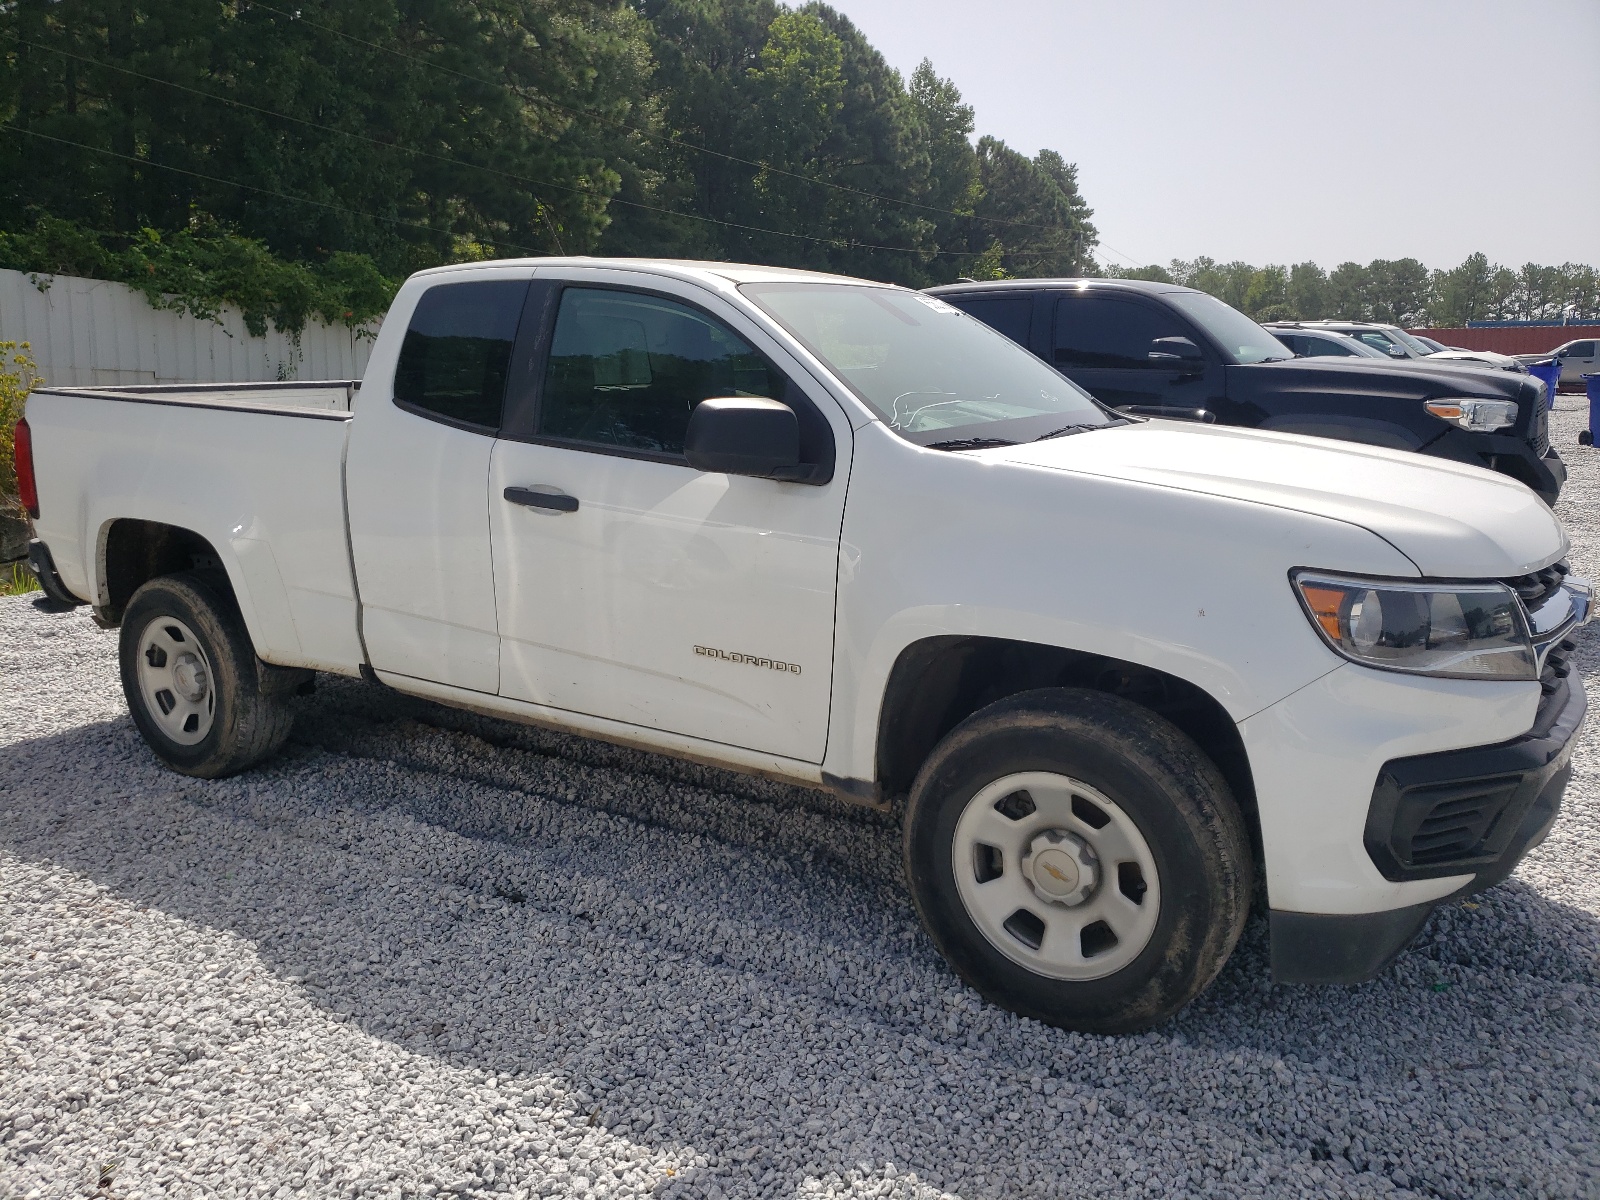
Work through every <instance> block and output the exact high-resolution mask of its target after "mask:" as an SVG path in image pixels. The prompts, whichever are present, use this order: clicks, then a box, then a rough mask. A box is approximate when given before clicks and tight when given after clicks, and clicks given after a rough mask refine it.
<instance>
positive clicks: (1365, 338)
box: [1286, 320, 1528, 375]
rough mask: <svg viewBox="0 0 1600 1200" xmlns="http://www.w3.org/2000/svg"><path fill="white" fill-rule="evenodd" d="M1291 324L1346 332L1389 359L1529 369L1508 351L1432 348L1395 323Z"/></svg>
mask: <svg viewBox="0 0 1600 1200" xmlns="http://www.w3.org/2000/svg"><path fill="white" fill-rule="evenodd" d="M1286 324H1291V323H1286ZM1292 324H1293V325H1295V326H1296V327H1298V328H1300V329H1319V330H1331V331H1334V332H1337V333H1343V334H1346V335H1348V336H1350V337H1353V338H1355V339H1356V340H1357V341H1359V342H1365V343H1366V344H1367V345H1368V346H1371V347H1372V348H1373V349H1374V350H1377V351H1379V352H1380V353H1382V354H1385V355H1387V356H1388V357H1389V358H1391V359H1401V360H1404V359H1427V360H1428V361H1429V362H1431V363H1434V364H1435V365H1439V364H1453V365H1455V366H1459V367H1487V368H1488V369H1490V370H1493V371H1511V372H1514V373H1517V374H1524V375H1525V374H1527V371H1528V367H1527V364H1526V363H1524V362H1522V361H1519V360H1518V359H1516V358H1513V357H1512V356H1511V355H1509V354H1496V353H1495V352H1494V351H1492V350H1435V349H1434V346H1433V345H1429V344H1428V343H1426V342H1424V341H1422V339H1420V338H1418V337H1417V336H1416V335H1415V334H1410V333H1407V332H1406V331H1405V330H1404V329H1401V328H1400V327H1399V326H1398V325H1384V324H1382V323H1381V322H1378V321H1332V320H1326V321H1296V322H1292ZM1434 345H1437V343H1434Z"/></svg>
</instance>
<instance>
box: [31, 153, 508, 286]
mask: <svg viewBox="0 0 1600 1200" xmlns="http://www.w3.org/2000/svg"><path fill="white" fill-rule="evenodd" d="M4 128H5V129H6V130H7V131H8V132H11V133H20V134H25V135H26V136H28V137H34V138H42V139H43V140H45V141H47V142H57V143H59V144H60V145H63V146H75V147H77V148H78V149H79V150H87V151H89V152H90V153H92V154H103V155H105V156H106V157H107V158H120V159H122V160H123V161H124V162H131V163H136V164H137V165H139V166H141V167H155V168H156V169H157V170H160V171H171V172H173V173H174V174H177V175H187V176H189V177H190V178H192V179H204V180H205V181H206V182H207V183H220V184H224V185H225V186H227V187H236V188H243V189H244V190H245V191H247V192H259V193H260V194H262V195H264V196H274V197H276V198H277V199H279V200H289V201H291V202H293V203H296V204H310V205H313V206H315V207H317V208H326V209H331V210H332V211H334V212H342V213H348V214H349V215H351V216H353V217H365V218H366V219H367V220H369V221H387V222H388V223H389V224H391V225H405V226H407V227H409V228H411V229H421V230H424V231H426V232H428V233H437V234H442V235H443V236H445V237H454V236H455V235H454V234H452V233H451V232H450V231H449V230H448V229H438V228H435V227H434V226H432V225H423V224H421V223H420V222H417V221H406V220H403V219H401V218H400V217H386V216H384V215H383V214H382V213H369V212H362V211H361V210H360V209H357V208H348V207H346V206H345V205H342V204H332V203H329V202H328V201H326V200H313V199H311V198H310V197H309V196H294V195H290V194H289V193H288V192H278V191H274V190H273V189H271V188H264V187H257V186H256V185H255V184H253V183H240V182H239V181H238V180H237V179H223V178H221V177H220V176H217V175H206V174H204V173H202V172H200V171H190V170H186V169H185V168H183V167H172V166H168V165H167V164H166V163H159V162H156V161H155V160H154V159H149V158H139V157H137V156H135V155H132V154H120V153H118V152H117V151H115V150H107V149H105V148H103V147H101V146H90V145H88V144H87V143H85V142H74V141H72V140H71V139H70V138H63V137H55V136H53V135H52V134H48V133H40V132H39V131H38V130H36V129H23V128H21V127H20V126H17V125H6V126H4ZM505 244H506V245H507V246H508V247H510V248H511V249H513V250H524V251H526V252H527V253H529V254H532V255H537V254H539V253H540V252H539V251H538V250H535V249H534V248H533V247H532V246H520V245H517V244H516V243H514V242H507V243H505Z"/></svg>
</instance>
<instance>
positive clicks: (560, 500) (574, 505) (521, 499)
mask: <svg viewBox="0 0 1600 1200" xmlns="http://www.w3.org/2000/svg"><path fill="white" fill-rule="evenodd" d="M505 497H506V499H507V500H509V501H511V503H513V504H521V505H523V506H524V507H527V508H547V509H549V510H550V511H551V512H564V513H568V512H577V511H578V498H577V497H576V496H569V495H567V494H566V493H565V492H536V491H534V490H533V489H532V488H523V487H508V488H507V489H506V490H505Z"/></svg>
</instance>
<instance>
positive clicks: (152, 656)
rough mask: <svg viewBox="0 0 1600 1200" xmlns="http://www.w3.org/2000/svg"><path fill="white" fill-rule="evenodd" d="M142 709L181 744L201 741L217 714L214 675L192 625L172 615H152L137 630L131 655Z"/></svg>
mask: <svg viewBox="0 0 1600 1200" xmlns="http://www.w3.org/2000/svg"><path fill="white" fill-rule="evenodd" d="M135 661H136V663H137V670H138V673H139V692H140V694H141V695H142V696H143V697H144V703H145V711H146V712H147V713H148V714H149V715H150V718H151V720H153V721H154V722H155V723H156V724H157V725H158V726H160V728H161V732H162V733H163V734H165V735H166V736H167V737H169V738H171V739H172V740H173V741H174V742H177V743H178V744H179V745H180V746H194V745H198V744H199V743H200V742H203V741H205V738H206V735H207V734H208V733H210V732H211V726H212V725H213V724H214V723H215V722H216V717H217V685H216V675H215V674H214V673H213V671H212V669H211V659H210V657H209V656H208V655H207V654H206V651H205V647H204V646H202V645H201V644H200V639H199V638H197V637H196V636H195V634H194V630H192V629H190V628H189V626H187V625H185V624H184V623H183V622H182V621H180V620H178V619H177V618H176V617H154V618H152V619H151V620H150V622H149V623H148V624H147V625H145V627H144V631H143V632H142V633H140V635H139V649H138V656H137V658H136V660H135Z"/></svg>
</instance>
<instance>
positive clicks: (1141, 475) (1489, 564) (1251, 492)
mask: <svg viewBox="0 0 1600 1200" xmlns="http://www.w3.org/2000/svg"><path fill="white" fill-rule="evenodd" d="M969 453H973V455H974V457H982V458H984V459H987V460H989V461H996V460H1000V461H1007V462H1013V463H1017V464H1019V465H1026V466H1032V467H1045V468H1050V469H1053V470H1058V471H1071V472H1074V473H1075V474H1082V475H1098V476H1104V477H1107V478H1114V479H1125V480H1131V481H1136V482H1140V483H1148V484H1153V485H1156V486H1159V487H1166V488H1175V489H1178V490H1180V491H1185V492H1191V493H1196V494H1199V495H1206V496H1218V497H1225V498H1228V499H1232V500H1243V501H1248V502H1250V503H1254V504H1265V505H1270V506H1272V507H1274V508H1286V509H1292V510H1294V511H1297V512H1303V513H1310V514H1312V515H1314V516H1319V517H1330V518H1332V519H1334V520H1338V521H1346V522H1349V523H1350V524H1352V525H1359V526H1361V527H1362V528H1364V529H1367V530H1370V531H1371V532H1372V533H1374V534H1376V535H1377V536H1378V537H1381V538H1383V539H1384V540H1385V541H1387V542H1389V543H1390V544H1391V545H1393V546H1394V547H1395V548H1396V549H1397V550H1399V551H1400V552H1401V553H1402V554H1404V555H1405V556H1406V557H1407V558H1409V559H1410V560H1411V561H1412V562H1414V563H1416V565H1417V569H1418V570H1419V571H1420V572H1421V573H1422V574H1423V575H1425V576H1431V577H1435V578H1457V579H1503V578H1509V577H1511V576H1515V575H1522V574H1526V573H1527V572H1529V571H1533V570H1537V569H1538V568H1540V567H1543V566H1546V565H1548V564H1549V563H1551V562H1553V561H1555V560H1556V559H1558V558H1560V557H1561V556H1562V555H1563V554H1565V553H1566V550H1567V536H1566V533H1565V531H1564V530H1563V529H1562V528H1561V524H1560V522H1558V521H1557V520H1556V518H1555V514H1553V513H1552V512H1551V511H1550V510H1549V508H1547V507H1546V506H1545V504H1544V502H1543V501H1542V500H1540V499H1539V498H1538V497H1537V496H1535V495H1534V494H1533V493H1532V492H1531V491H1529V490H1528V489H1527V488H1526V487H1524V486H1523V485H1522V484H1520V483H1518V482H1517V481H1516V480H1514V479H1509V478H1507V477H1506V476H1504V475H1497V474H1495V473H1494V472H1492V471H1488V470H1485V469H1482V468H1479V467H1469V466H1464V465H1462V464H1460V463H1453V462H1446V461H1444V460H1442V459H1437V458H1428V457H1426V456H1424V455H1420V454H1412V453H1409V452H1406V451H1402V450H1387V449H1382V448H1379V447H1374V446H1362V445H1358V444H1356V443H1353V442H1339V441H1332V440H1329V439H1323V438H1314V437H1302V436H1300V435H1297V434H1286V433H1264V432H1261V431H1259V430H1253V429H1234V428H1219V427H1216V426H1209V425H1193V424H1189V423H1187V422H1180V421H1141V422H1138V423H1135V424H1131V425H1121V426H1113V427H1111V428H1109V429H1098V430H1091V431H1088V432H1085V433H1079V434H1072V435H1068V436H1065V437H1057V438H1051V439H1049V440H1048V441H1043V442H1028V443H1024V444H1022V445H1018V446H1008V447H999V448H996V449H993V450H980V451H975V452H969ZM1304 565H1306V566H1324V567H1327V568H1329V569H1337V568H1338V564H1337V563H1312V562H1308V563H1306V564H1304Z"/></svg>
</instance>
